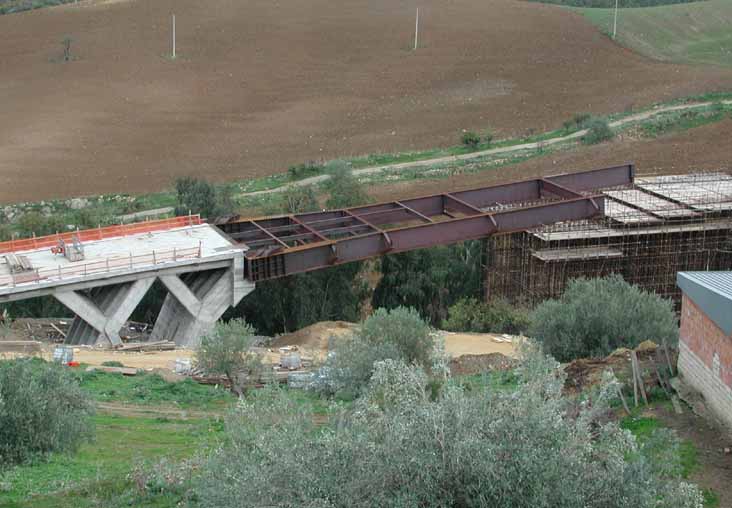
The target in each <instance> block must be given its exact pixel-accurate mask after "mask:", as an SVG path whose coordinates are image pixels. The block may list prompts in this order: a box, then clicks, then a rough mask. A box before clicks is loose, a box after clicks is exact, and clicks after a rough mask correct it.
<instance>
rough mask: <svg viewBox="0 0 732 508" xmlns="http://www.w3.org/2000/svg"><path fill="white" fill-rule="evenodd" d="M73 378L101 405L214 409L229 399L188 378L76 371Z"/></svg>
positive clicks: (209, 387) (230, 398)
mask: <svg viewBox="0 0 732 508" xmlns="http://www.w3.org/2000/svg"><path fill="white" fill-rule="evenodd" d="M76 376H77V379H78V381H79V384H80V386H81V388H82V389H83V390H84V391H85V392H86V393H88V394H89V395H91V396H92V397H94V399H95V400H98V401H102V402H123V403H128V404H135V405H143V406H152V405H168V404H170V405H175V406H177V407H181V408H200V409H216V408H221V407H223V406H224V405H226V404H227V403H229V402H231V401H232V400H233V397H232V396H231V394H230V393H229V392H227V391H225V390H217V389H214V388H213V387H211V386H206V385H201V384H199V383H196V382H195V381H193V380H192V379H190V378H186V379H184V380H183V381H179V382H175V383H171V382H169V381H166V380H165V379H163V378H162V377H160V376H159V375H157V374H154V373H146V372H139V373H138V374H137V375H136V376H132V377H128V376H123V375H122V374H113V373H108V372H100V371H93V372H79V373H77V374H76Z"/></svg>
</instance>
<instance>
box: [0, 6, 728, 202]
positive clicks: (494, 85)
mask: <svg viewBox="0 0 732 508" xmlns="http://www.w3.org/2000/svg"><path fill="white" fill-rule="evenodd" d="M419 5H420V18H421V27H420V33H421V41H422V42H421V47H420V49H418V50H417V51H416V52H414V51H411V49H410V42H411V37H412V30H413V22H414V19H413V16H414V7H415V6H416V4H414V2H411V0H405V1H398V2H393V1H389V0H347V1H346V2H341V3H333V2H327V1H326V0H312V1H311V2H308V3H307V4H302V3H296V2H293V1H292V0H275V1H272V0H267V1H265V0H250V1H247V2H241V1H240V0H211V1H208V2H198V1H195V0H122V1H118V0H113V1H110V0H89V1H83V2H79V3H78V4H69V5H65V6H60V7H56V8H51V9H41V10H36V11H32V12H26V13H21V14H14V15H9V16H0V33H2V34H3V44H2V45H0V118H1V119H2V120H1V121H0V182H1V183H2V185H0V202H17V201H23V200H34V201H35V200H40V199H48V198H57V197H69V196H75V195H81V194H97V193H114V192H148V191H151V190H155V189H160V188H162V187H165V186H167V185H169V184H170V183H171V181H172V180H173V179H174V178H175V177H177V176H182V175H192V174H195V175H201V176H206V177H209V178H212V179H214V180H219V181H221V180H234V179H243V178H247V177H252V176H262V175H266V174H271V173H273V172H282V171H283V170H285V169H286V167H287V166H288V165H290V164H294V163H298V162H302V161H305V160H308V159H332V158H337V157H339V156H348V155H358V154H364V153H374V152H380V151H388V152H394V151H402V150H411V149H425V148H429V147H434V146H446V145H452V144H454V143H455V142H456V140H457V138H458V136H459V134H460V133H461V132H462V130H463V129H470V130H481V129H485V128H492V129H493V130H495V131H496V133H497V135H499V136H501V137H505V136H509V135H511V136H513V135H518V134H526V133H527V132H528V131H529V130H530V129H531V130H534V131H535V132H539V131H543V130H547V129H549V128H553V127H557V126H559V125H560V124H561V122H562V121H563V120H565V119H567V118H569V117H570V116H571V115H572V114H574V113H576V112H580V111H587V112H591V113H597V114H601V113H610V112H615V111H623V110H626V109H627V108H629V107H630V106H633V107H636V108H637V107H640V106H642V105H646V104H650V103H652V102H657V101H661V100H668V99H671V98H674V97H679V96H684V95H690V94H694V93H699V92H705V91H713V90H719V89H724V88H728V87H729V83H730V80H731V78H732V71H730V70H728V69H718V68H704V67H687V66H675V65H669V64H661V63H655V62H652V61H650V60H648V59H646V58H643V57H640V56H638V55H635V54H633V53H631V52H629V51H627V50H625V49H622V48H620V47H618V46H616V45H615V44H613V43H612V42H611V41H610V40H608V39H607V38H606V37H604V36H603V35H601V34H600V33H599V32H597V30H596V29H595V28H594V27H592V26H590V25H589V24H588V23H587V22H585V21H584V20H583V19H582V18H581V17H579V16H577V15H574V14H572V13H570V12H568V11H567V10H564V9H562V8H559V7H556V6H550V5H542V4H536V3H528V2H520V1H516V0H464V1H460V2H450V3H445V2H439V1H438V0H426V2H420V4H419ZM171 12H175V14H176V17H177V25H178V27H177V28H178V30H177V31H178V40H177V46H178V51H179V58H178V59H176V60H175V61H172V60H170V59H169V58H167V56H166V54H167V53H168V52H169V49H168V48H169V35H170V34H169V32H170V30H169V21H170V14H171ZM66 36H70V37H71V38H72V39H73V43H72V55H73V57H74V58H73V60H72V61H70V62H60V61H59V58H60V56H61V53H62V46H61V41H62V40H63V39H64V38H65V37H66Z"/></svg>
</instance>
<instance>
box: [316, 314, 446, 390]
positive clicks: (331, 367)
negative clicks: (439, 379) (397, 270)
mask: <svg viewBox="0 0 732 508" xmlns="http://www.w3.org/2000/svg"><path fill="white" fill-rule="evenodd" d="M435 347H436V342H435V338H434V336H433V335H432V330H431V329H430V327H429V326H428V325H427V323H425V322H424V321H423V320H422V319H421V318H420V316H419V314H417V312H416V311H415V310H413V309H406V308H404V307H398V308H396V309H393V310H391V311H389V310H386V309H377V310H376V312H374V314H372V315H371V316H369V317H368V318H367V319H366V320H365V321H364V322H363V323H362V324H361V327H360V328H359V330H358V331H357V332H356V333H354V334H353V336H352V337H345V338H341V339H339V340H338V339H337V341H336V343H335V347H333V354H332V355H330V356H329V357H328V360H327V361H326V363H325V366H324V368H323V370H322V372H321V373H322V374H323V376H325V378H326V379H325V380H324V382H323V383H320V384H319V385H318V386H317V387H316V388H318V389H320V391H323V392H326V393H336V394H339V396H341V397H346V396H356V395H359V394H360V393H361V391H362V390H363V389H364V388H365V387H366V385H367V384H368V382H369V380H370V379H371V375H372V373H373V370H374V365H375V364H376V363H378V362H382V361H385V360H395V361H401V362H405V363H407V364H414V365H419V366H421V367H423V368H425V369H428V370H429V369H431V367H432V362H433V359H434V356H435Z"/></svg>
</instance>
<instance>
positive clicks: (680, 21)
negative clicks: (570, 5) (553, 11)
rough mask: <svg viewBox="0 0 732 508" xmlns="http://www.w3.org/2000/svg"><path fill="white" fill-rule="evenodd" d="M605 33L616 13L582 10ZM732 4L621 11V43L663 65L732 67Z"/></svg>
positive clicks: (712, 1) (723, 0)
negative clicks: (700, 64) (673, 63)
mask: <svg viewBox="0 0 732 508" xmlns="http://www.w3.org/2000/svg"><path fill="white" fill-rule="evenodd" d="M575 10H576V11H577V12H580V13H582V14H583V15H584V16H586V17H587V18H588V19H589V20H590V21H591V22H592V23H594V24H595V25H597V26H598V28H599V29H600V30H602V31H603V32H605V33H610V32H611V31H612V25H613V9H587V8H578V9H575ZM730 27H732V1H731V0H709V1H707V2H697V3H690V4H679V5H667V6H663V7H647V8H638V9H621V10H620V11H619V15H618V42H619V43H620V44H622V45H624V46H627V47H629V48H632V49H634V50H636V51H638V52H639V53H642V54H644V55H647V56H649V57H651V58H655V59H658V60H663V61H671V62H684V63H702V64H715V65H723V66H732V28H730Z"/></svg>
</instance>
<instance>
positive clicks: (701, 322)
mask: <svg viewBox="0 0 732 508" xmlns="http://www.w3.org/2000/svg"><path fill="white" fill-rule="evenodd" d="M679 338H680V340H681V341H682V342H683V343H684V344H686V346H687V347H688V348H689V349H690V350H691V351H692V352H693V353H694V354H696V356H698V357H699V359H700V360H701V361H703V362H704V364H705V365H706V366H707V368H709V370H710V372H711V371H712V363H713V359H714V353H717V354H718V355H719V368H720V371H719V372H720V376H719V377H720V379H721V381H722V382H723V383H724V384H725V385H727V387H728V388H730V389H732V335H729V336H728V335H725V334H724V332H723V331H722V330H721V329H720V328H719V327H718V326H717V325H716V324H715V323H714V321H712V320H711V319H709V317H707V315H706V314H704V311H702V310H701V309H700V308H699V307H697V306H696V305H695V304H694V302H693V301H692V300H691V299H690V298H689V297H687V296H686V295H684V296H683V299H682V303H681V330H680V335H679Z"/></svg>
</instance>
